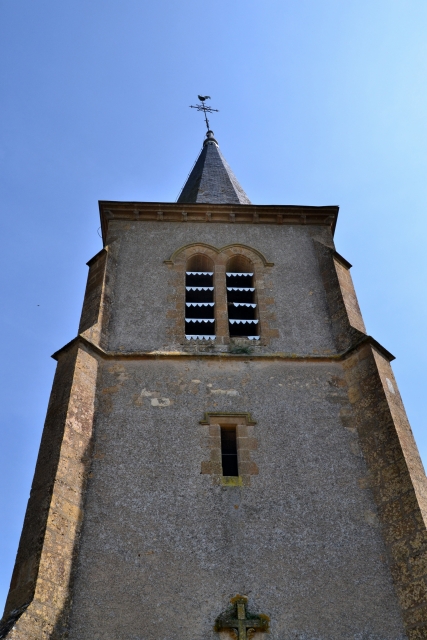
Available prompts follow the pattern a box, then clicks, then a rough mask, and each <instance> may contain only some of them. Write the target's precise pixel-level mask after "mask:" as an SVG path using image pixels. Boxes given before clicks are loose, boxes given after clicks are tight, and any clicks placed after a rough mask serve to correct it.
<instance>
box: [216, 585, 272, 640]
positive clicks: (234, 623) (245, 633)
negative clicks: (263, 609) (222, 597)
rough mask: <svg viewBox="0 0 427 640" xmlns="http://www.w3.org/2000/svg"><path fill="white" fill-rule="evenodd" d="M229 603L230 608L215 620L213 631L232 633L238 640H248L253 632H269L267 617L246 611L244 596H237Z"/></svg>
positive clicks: (246, 600)
mask: <svg viewBox="0 0 427 640" xmlns="http://www.w3.org/2000/svg"><path fill="white" fill-rule="evenodd" d="M230 602H231V605H232V606H231V607H230V608H229V609H228V610H227V611H225V612H224V613H222V614H221V615H220V616H218V618H217V619H216V621H215V626H214V629H215V631H234V632H235V634H236V637H237V638H238V640H249V638H250V636H251V635H252V633H254V632H255V631H262V632H264V633H268V632H269V631H270V619H269V617H268V616H266V615H264V614H262V613H261V614H259V615H254V614H252V613H249V612H248V611H247V610H246V605H247V602H248V599H247V598H246V596H240V595H237V596H235V597H234V598H231V600H230Z"/></svg>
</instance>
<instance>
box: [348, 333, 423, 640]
mask: <svg viewBox="0 0 427 640" xmlns="http://www.w3.org/2000/svg"><path fill="white" fill-rule="evenodd" d="M344 368H345V371H346V378H347V381H348V385H349V399H350V402H351V404H352V409H353V411H352V416H353V420H354V423H353V424H354V426H355V427H356V428H357V429H358V433H359V437H360V442H361V446H362V450H363V454H364V457H365V460H366V463H367V468H368V473H367V476H366V479H365V480H362V482H365V483H366V485H367V486H369V487H371V489H372V492H373V495H374V498H375V501H376V503H377V506H378V512H379V517H380V520H381V522H382V525H383V531H384V540H385V543H386V546H387V551H388V555H389V558H390V562H391V565H392V573H393V578H394V581H395V585H396V587H397V592H398V595H399V601H400V606H401V608H402V611H403V615H404V620H405V624H406V627H407V629H408V637H409V638H410V639H411V640H421V639H425V638H427V531H426V516H427V496H426V478H425V473H424V469H423V466H422V463H421V460H420V457H419V454H418V450H417V447H416V444H415V441H414V438H413V435H412V431H411V428H410V426H409V423H408V419H407V417H406V413H405V410H404V408H403V404H402V400H401V398H400V394H399V391H398V388H397V385H396V382H395V380H394V376H393V372H392V369H391V367H390V363H389V362H388V361H387V360H386V359H385V358H384V356H382V355H381V354H380V353H379V352H378V351H376V350H375V349H374V348H373V347H371V346H370V345H365V346H364V347H362V348H361V349H359V350H358V351H357V352H355V353H354V354H352V355H351V356H350V357H349V358H348V359H346V360H345V362H344ZM344 419H345V418H344ZM348 419H349V422H351V420H352V418H350V416H348Z"/></svg>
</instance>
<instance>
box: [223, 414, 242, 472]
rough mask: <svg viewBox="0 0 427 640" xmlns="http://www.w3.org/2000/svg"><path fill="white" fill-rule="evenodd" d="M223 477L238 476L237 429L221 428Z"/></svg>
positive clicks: (233, 427)
mask: <svg viewBox="0 0 427 640" xmlns="http://www.w3.org/2000/svg"><path fill="white" fill-rule="evenodd" d="M221 459H222V475H223V476H238V475H239V467H238V462H237V433H236V427H235V426H230V427H228V426H227V427H221Z"/></svg>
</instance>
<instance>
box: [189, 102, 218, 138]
mask: <svg viewBox="0 0 427 640" xmlns="http://www.w3.org/2000/svg"><path fill="white" fill-rule="evenodd" d="M197 97H198V98H199V100H200V103H201V104H196V105H190V109H197V111H203V114H204V116H205V122H206V126H207V129H208V131H210V127H209V120H208V116H207V114H208V113H213V112H214V111H216V112H218V111H219V109H213V108H212V107H209V106H208V105H207V104H205V100H210V99H211V97H210V96H197Z"/></svg>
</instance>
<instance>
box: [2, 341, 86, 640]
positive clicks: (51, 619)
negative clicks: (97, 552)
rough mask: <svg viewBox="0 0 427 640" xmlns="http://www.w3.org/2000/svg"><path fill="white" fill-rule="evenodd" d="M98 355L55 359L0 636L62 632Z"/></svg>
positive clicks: (73, 352) (21, 638) (27, 637)
mask: <svg viewBox="0 0 427 640" xmlns="http://www.w3.org/2000/svg"><path fill="white" fill-rule="evenodd" d="M96 376H97V360H96V358H94V357H93V356H91V355H89V353H87V352H86V351H84V350H82V349H81V348H79V347H78V346H77V345H76V346H74V348H71V349H70V350H69V351H67V352H65V353H63V354H62V356H61V358H60V361H59V362H58V367H57V371H56V374H55V380H54V383H53V387H52V394H51V398H50V402H49V407H48V412H47V417H46V423H45V428H44V431H43V437H42V442H41V445H40V451H39V456H38V460H37V466H36V471H35V475H34V480H33V484H32V487H31V494H30V499H29V502H28V507H27V512H26V515H25V522H24V527H23V531H22V536H21V540H20V544H19V549H18V554H17V559H16V564H15V569H14V572H13V576H12V582H11V587H10V592H9V596H8V599H7V602H6V608H5V613H4V617H3V621H2V624H1V625H0V638H8V639H9V638H10V639H11V640H12V639H13V640H36V639H37V640H38V639H42V638H62V630H63V628H64V627H65V626H66V623H67V615H68V607H69V602H70V579H71V571H72V565H73V560H74V556H75V553H76V545H77V542H78V536H79V530H80V525H81V521H82V517H83V511H82V501H83V492H84V487H85V483H86V478H87V465H88V463H89V461H90V449H91V437H92V422H93V414H94V401H95V387H96Z"/></svg>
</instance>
